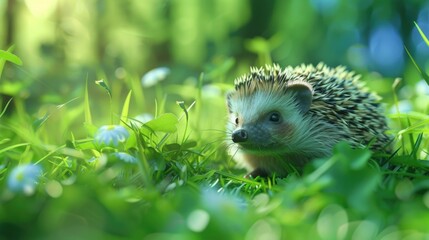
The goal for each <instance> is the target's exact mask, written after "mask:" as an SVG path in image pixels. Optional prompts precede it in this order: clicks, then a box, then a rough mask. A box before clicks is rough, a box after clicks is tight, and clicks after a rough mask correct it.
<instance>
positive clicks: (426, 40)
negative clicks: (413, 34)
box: [414, 22, 429, 46]
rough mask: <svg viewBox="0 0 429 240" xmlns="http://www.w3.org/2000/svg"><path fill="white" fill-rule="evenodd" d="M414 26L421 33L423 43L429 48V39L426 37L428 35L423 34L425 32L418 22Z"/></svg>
mask: <svg viewBox="0 0 429 240" xmlns="http://www.w3.org/2000/svg"><path fill="white" fill-rule="evenodd" d="M414 24H415V25H416V27H417V30H418V31H419V33H420V36H422V39H423V41H425V43H426V45H428V46H429V39H428V38H427V37H426V35H425V34H424V33H423V31H422V29H421V28H420V27H419V25H418V24H417V23H416V22H414Z"/></svg>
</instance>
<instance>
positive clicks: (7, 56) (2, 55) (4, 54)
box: [0, 47, 22, 66]
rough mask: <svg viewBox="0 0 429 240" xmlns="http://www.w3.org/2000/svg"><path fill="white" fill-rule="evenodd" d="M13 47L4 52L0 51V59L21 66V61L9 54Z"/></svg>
mask: <svg viewBox="0 0 429 240" xmlns="http://www.w3.org/2000/svg"><path fill="white" fill-rule="evenodd" d="M12 49H13V47H10V48H9V49H8V50H7V51H4V50H0V58H2V59H4V60H6V61H9V62H11V63H14V64H16V65H19V66H21V65H22V60H21V59H20V58H19V57H18V56H16V55H15V54H13V53H11V51H12Z"/></svg>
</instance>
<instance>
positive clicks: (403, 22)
mask: <svg viewBox="0 0 429 240" xmlns="http://www.w3.org/2000/svg"><path fill="white" fill-rule="evenodd" d="M0 18H1V19H2V20H1V21H0V36H2V37H1V38H0V48H1V49H3V50H6V49H8V48H9V47H11V46H12V45H14V46H15V49H14V53H15V54H17V55H18V56H20V57H21V58H22V60H23V62H24V64H23V66H22V67H15V66H14V67H8V68H6V69H5V72H4V73H3V76H2V82H1V83H0V91H1V94H3V95H6V96H14V97H15V99H22V100H23V101H24V102H25V103H26V106H27V107H28V109H29V111H30V112H32V111H33V112H35V111H37V108H38V106H39V105H40V104H43V103H48V104H61V103H64V102H66V101H68V100H70V99H73V98H75V97H81V96H82V94H83V92H84V88H85V82H86V80H88V81H89V82H93V81H94V80H96V79H100V78H103V79H104V78H105V79H107V80H108V81H109V82H110V84H111V85H112V87H113V90H114V91H123V92H127V90H128V89H129V88H128V89H127V88H124V87H123V86H127V85H126V82H127V81H128V80H127V79H131V78H132V79H136V80H139V81H140V78H141V77H142V76H143V75H144V74H145V73H146V72H147V71H149V70H150V69H153V68H157V67H168V68H169V69H170V70H171V72H170V74H169V76H168V82H167V81H166V83H164V82H163V83H162V84H178V85H189V86H192V85H194V86H196V85H197V84H198V83H197V82H198V78H199V76H200V73H201V72H204V74H205V75H204V82H203V84H204V85H207V84H210V83H214V82H216V83H227V84H232V82H233V79H234V78H235V77H237V76H238V75H240V74H242V73H243V72H245V71H247V70H248V69H249V66H255V65H256V66H258V65H263V64H266V63H270V62H276V63H279V64H280V65H281V66H286V65H297V64H300V63H313V64H317V63H318V62H320V61H323V62H325V63H327V64H328V65H331V66H335V65H339V64H341V65H345V66H347V67H348V68H349V69H352V70H355V71H357V72H358V73H363V74H365V73H377V74H378V75H377V76H383V77H387V78H391V79H392V81H391V82H389V85H391V83H392V82H393V78H395V77H404V76H410V75H413V76H417V72H416V70H415V68H414V66H413V65H412V64H411V63H410V60H409V58H408V56H407V54H406V52H405V50H404V46H406V47H407V48H408V49H409V50H410V52H411V54H412V55H413V56H414V58H415V59H416V61H417V62H418V64H420V66H422V67H424V68H425V69H428V67H429V61H428V59H429V48H427V46H426V45H425V43H424V42H423V40H422V38H421V36H420V35H419V33H418V31H417V30H416V28H415V25H414V21H415V22H417V24H418V25H419V26H420V27H421V29H422V30H423V31H424V32H425V33H429V2H427V1H420V0H409V1H401V0H396V1H391V0H378V1H375V0H354V1H341V0H287V1H283V0H277V1H274V0H273V1H257V0H234V1H230V0H207V1H199V0H180V1H179V0H144V1H139V0H126V1H115V0H75V1H69V0H0ZM407 73H408V74H409V75H407ZM408 79H410V81H416V80H418V79H420V78H418V77H417V78H408ZM408 79H407V77H405V81H407V80H408ZM411 79H412V80H411ZM407 84H411V85H412V84H415V82H409V83H407ZM383 89H384V88H383ZM91 91H93V90H91ZM178 91H179V90H178ZM382 91H383V90H382ZM93 92H94V91H93ZM100 92H101V91H98V92H97V91H95V93H92V94H93V96H94V94H101V93H100ZM173 92H174V91H173ZM184 92H186V91H184ZM122 95H123V93H122ZM149 95H150V94H149ZM184 95H186V94H184ZM186 97H189V98H192V97H193V96H184V98H186ZM147 100H148V101H150V102H149V103H151V104H152V103H153V100H149V99H147ZM3 101H4V100H3ZM95 101H97V100H95ZM99 101H100V103H98V104H102V102H103V101H105V99H103V100H99ZM97 110H99V109H96V111H97ZM148 110H151V109H148Z"/></svg>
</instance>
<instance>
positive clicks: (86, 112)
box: [84, 77, 92, 124]
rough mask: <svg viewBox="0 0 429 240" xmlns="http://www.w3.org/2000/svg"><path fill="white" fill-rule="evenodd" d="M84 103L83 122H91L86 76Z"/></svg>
mask: <svg viewBox="0 0 429 240" xmlns="http://www.w3.org/2000/svg"><path fill="white" fill-rule="evenodd" d="M84 105H85V106H84V108H85V123H86V124H92V117H91V107H90V106H89V94H88V77H87V78H86V87H85V100H84Z"/></svg>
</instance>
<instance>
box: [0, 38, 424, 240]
mask: <svg viewBox="0 0 429 240" xmlns="http://www.w3.org/2000/svg"><path fill="white" fill-rule="evenodd" d="M255 44H256V43H255ZM255 46H256V45H255ZM255 48H256V47H255ZM255 51H256V50H255ZM258 51H259V50H258ZM261 52H263V53H261V57H260V59H261V61H264V59H266V57H267V56H266V55H267V54H266V51H262V50H261ZM410 57H411V56H410ZM0 58H1V59H2V62H1V68H0V70H2V69H3V66H4V62H5V61H6V60H7V61H10V62H12V63H16V64H21V60H20V59H19V58H18V57H17V56H15V55H13V54H12V53H11V50H9V51H1V52H0ZM233 65H234V61H232V60H231V61H228V62H227V63H226V65H225V64H224V65H221V66H219V67H218V68H216V69H214V70H212V71H211V72H208V73H205V74H201V76H200V78H199V79H198V80H197V81H196V82H197V83H196V84H195V85H194V86H192V85H182V86H178V85H168V84H161V83H159V84H158V85H156V86H154V87H152V89H149V90H148V89H143V88H141V86H140V80H139V78H137V77H135V76H129V77H128V78H127V79H126V84H125V85H126V87H125V89H124V87H119V86H118V85H114V86H110V84H109V83H108V81H107V80H97V81H91V80H86V88H85V90H84V92H83V93H82V96H83V97H82V98H78V99H73V100H70V101H67V102H65V103H64V104H61V105H58V106H41V110H40V111H39V112H38V113H37V114H35V115H31V114H29V113H28V112H27V110H26V107H25V103H24V102H23V101H22V100H20V99H19V98H14V99H12V100H9V101H6V102H3V103H2V105H1V106H2V109H0V159H1V162H0V164H1V165H0V202H1V204H0V238H1V239H24V238H31V239H76V238H77V237H78V238H84V239H122V238H135V239H142V238H143V239H220V238H223V239H350V238H353V239H404V238H408V239H421V238H428V237H429V231H428V228H427V226H428V225H429V211H428V208H429V191H428V190H429V177H428V175H427V172H428V170H429V162H428V161H427V159H428V157H427V155H428V149H427V146H428V145H429V138H428V137H427V133H428V131H429V127H428V126H429V119H428V117H427V111H426V112H411V113H396V114H391V115H389V120H390V121H391V125H392V131H391V134H392V135H393V136H395V142H396V144H395V148H394V149H395V153H394V154H392V155H390V154H385V153H381V152H375V153H372V152H370V151H369V150H367V149H351V148H350V147H349V146H348V145H347V144H346V143H340V144H338V145H337V146H336V148H335V150H334V154H333V156H332V157H331V158H329V159H320V160H316V161H314V162H312V163H310V164H309V165H308V166H307V167H306V169H305V170H304V172H303V174H302V175H301V176H298V175H295V174H291V175H290V176H288V177H286V178H284V179H280V178H276V177H271V178H268V179H266V178H256V179H245V178H243V177H242V176H243V174H244V172H243V171H241V170H239V169H236V168H234V163H233V161H232V160H231V157H230V156H227V154H226V153H225V146H224V144H223V139H224V137H225V136H224V135H225V130H224V126H223V124H224V119H225V114H226V113H225V112H223V110H224V106H223V104H224V99H223V94H222V93H221V94H213V95H209V94H208V92H207V91H206V90H205V89H204V88H203V82H204V78H205V76H208V77H210V76H213V75H215V76H216V77H218V78H220V79H225V76H224V75H225V72H226V71H227V70H225V68H226V69H229V68H231V67H232V66H233ZM417 69H418V71H420V73H421V74H422V75H423V73H424V72H422V71H421V68H419V67H418V68H417ZM416 71H417V70H416ZM100 75H101V76H103V74H100ZM423 76H424V75H423ZM222 81H223V80H222ZM222 81H219V82H218V83H216V84H214V85H213V86H212V87H216V88H217V89H221V90H222V91H221V92H223V91H224V90H226V89H228V88H229V87H231V86H230V85H226V84H224V83H222ZM95 82H96V83H97V85H98V86H101V88H97V85H96V84H95ZM112 84H117V83H112ZM118 89H121V90H122V92H121V91H120V90H118ZM150 90H154V91H155V92H156V96H157V98H156V99H157V101H152V102H148V101H147V100H148V97H147V95H148V94H150V92H149V91H150ZM123 92H124V93H123ZM392 92H393V93H394V92H395V88H394V87H393V90H392ZM95 93H97V94H95ZM100 94H101V97H100ZM103 94H104V95H103ZM93 95H97V96H98V97H99V98H102V99H104V100H103V101H94V98H96V97H95V96H93ZM189 95H192V96H194V99H195V101H194V100H190V99H187V98H186V96H189ZM172 96H174V98H176V100H179V101H177V102H176V101H175V100H172ZM398 99H399V97H398V96H396V95H394V99H393V101H392V103H390V105H391V106H396V107H397V109H399V107H398V104H399V100H398ZM420 100H421V99H419V98H416V99H413V100H412V101H414V102H415V103H417V102H418V101H420ZM100 102H103V105H100ZM414 105H416V104H414ZM94 109H96V110H97V111H94ZM213 109H216V110H213ZM218 109H221V110H218ZM9 110H11V111H9ZM146 110H151V111H150V112H149V113H151V114H152V115H153V116H154V119H152V120H150V121H148V122H141V121H140V120H138V118H136V117H135V116H136V115H133V114H136V113H142V112H145V111H146ZM94 112H98V113H100V112H101V113H102V114H101V115H97V116H96V115H94V114H93V113H94ZM103 125H114V126H122V127H125V129H126V130H127V132H128V135H127V137H124V138H122V139H118V142H117V144H110V143H107V142H104V143H103V142H97V141H96V140H95V139H98V137H97V136H99V134H100V133H99V132H98V131H99V130H98V129H99V128H100V127H101V126H103ZM112 131H113V130H112ZM115 131H116V130H115ZM114 133H115V134H116V135H117V132H114ZM120 154H126V155H120ZM124 156H127V157H128V158H127V159H131V160H130V161H127V160H124ZM133 159H135V161H134V160H133ZM30 163H32V164H37V165H38V166H40V167H41V169H42V171H43V174H42V175H41V177H40V178H38V181H37V182H38V183H37V184H36V185H34V189H32V190H28V189H27V190H15V191H13V189H11V188H10V186H9V185H8V181H9V178H10V177H11V176H12V175H13V174H12V171H13V169H15V168H16V166H18V165H25V164H30ZM25 177H26V176H25V174H24V175H23V176H18V177H17V180H22V179H23V178H25ZM30 185H31V184H30Z"/></svg>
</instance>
